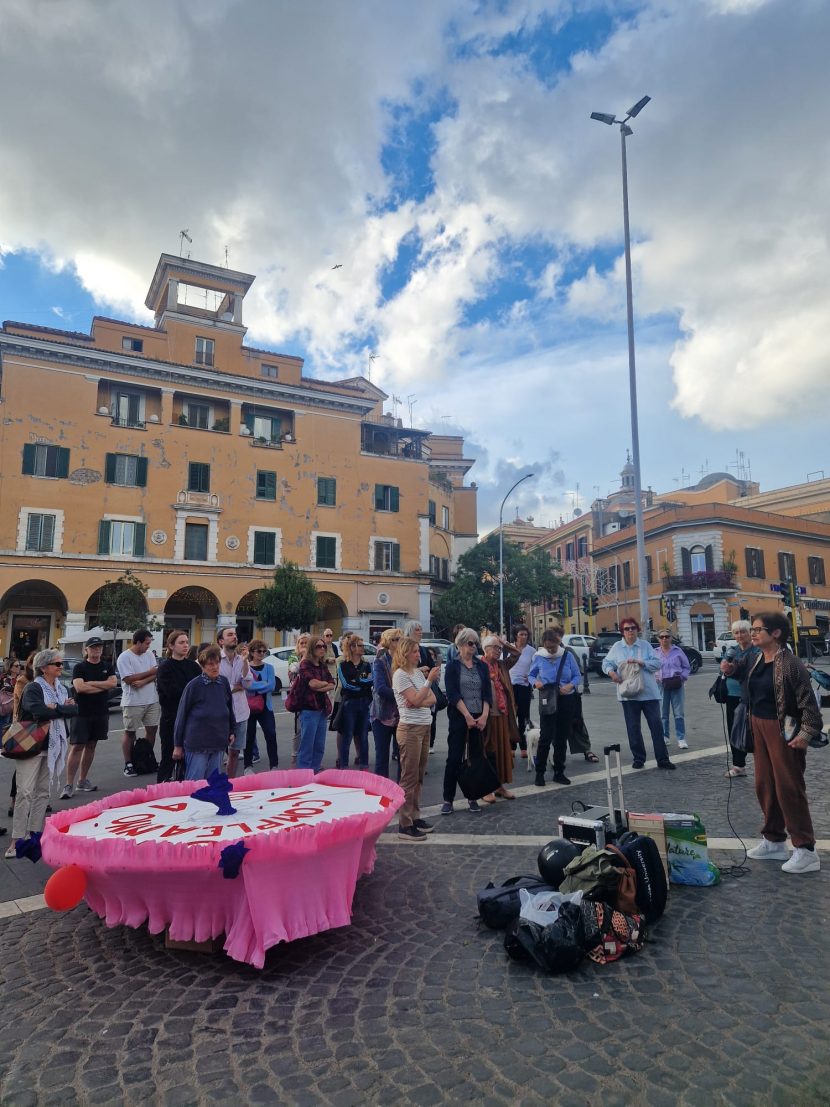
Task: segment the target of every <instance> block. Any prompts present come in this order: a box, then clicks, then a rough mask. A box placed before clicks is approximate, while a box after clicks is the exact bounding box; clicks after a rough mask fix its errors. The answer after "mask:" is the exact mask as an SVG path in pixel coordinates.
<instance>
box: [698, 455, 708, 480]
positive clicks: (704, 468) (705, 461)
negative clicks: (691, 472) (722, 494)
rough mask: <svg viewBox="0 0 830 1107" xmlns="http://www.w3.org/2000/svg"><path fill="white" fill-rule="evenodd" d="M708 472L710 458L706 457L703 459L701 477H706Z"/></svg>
mask: <svg viewBox="0 0 830 1107" xmlns="http://www.w3.org/2000/svg"><path fill="white" fill-rule="evenodd" d="M708 472H709V458H708V457H705V458H704V459H703V464H702V465H701V467H700V476H701V478H703V477H705V476H706V474H707V473H708Z"/></svg>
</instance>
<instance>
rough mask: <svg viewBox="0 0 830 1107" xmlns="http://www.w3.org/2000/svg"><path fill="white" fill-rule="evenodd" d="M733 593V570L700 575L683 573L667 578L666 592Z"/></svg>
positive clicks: (705, 572) (717, 570) (709, 571)
mask: <svg viewBox="0 0 830 1107" xmlns="http://www.w3.org/2000/svg"><path fill="white" fill-rule="evenodd" d="M718 590H720V591H722V592H733V591H734V590H735V573H734V572H733V571H732V570H731V569H713V570H706V571H704V572H700V573H683V574H681V575H680V576H679V577H671V576H667V577H666V578H665V588H664V591H666V592H712V591H718Z"/></svg>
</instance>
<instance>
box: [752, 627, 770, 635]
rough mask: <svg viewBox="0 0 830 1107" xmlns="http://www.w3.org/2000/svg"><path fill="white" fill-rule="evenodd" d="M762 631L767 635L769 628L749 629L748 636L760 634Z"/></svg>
mask: <svg viewBox="0 0 830 1107" xmlns="http://www.w3.org/2000/svg"><path fill="white" fill-rule="evenodd" d="M761 631H763V632H764V633H765V634H769V627H750V628H749V633H750V634H760V633H761Z"/></svg>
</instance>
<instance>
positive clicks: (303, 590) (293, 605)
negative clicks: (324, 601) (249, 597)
mask: <svg viewBox="0 0 830 1107" xmlns="http://www.w3.org/2000/svg"><path fill="white" fill-rule="evenodd" d="M316 618H317V589H316V588H315V587H314V582H313V581H312V580H311V579H310V578H309V577H308V576H306V574H305V573H304V572H303V571H302V569H301V568H300V567H299V565H295V564H294V562H293V561H286V562H285V564H284V565H278V566H277V568H276V569H275V570H274V583H273V584H270V585H269V586H268V587H267V588H263V589H262V590H261V591H260V592H259V594H258V596H257V600H256V619H257V622H258V623H259V625H260V626H263V627H274V628H276V630H290V629H291V628H292V627H302V628H303V629H306V628H307V627H310V626H311V624H312V623H313V622H314V620H315V619H316Z"/></svg>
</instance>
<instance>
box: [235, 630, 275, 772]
mask: <svg viewBox="0 0 830 1107" xmlns="http://www.w3.org/2000/svg"><path fill="white" fill-rule="evenodd" d="M267 656H268V647H267V646H266V645H265V643H264V642H263V641H262V640H261V639H260V638H254V640H253V641H252V642H249V643H248V664H249V665H250V667H251V672H252V674H253V677H254V682H253V684H252V685H251V686H250V688H247V689H246V690H245V694H246V696H247V697H248V707H249V708H250V709H251V714H250V715H249V716H248V733H247V735H246V739H245V752H244V754H243V755H242V759H243V763H244V770H243V775H244V776H250V775H251V774H252V773H253V772H254V747H255V745H256V728H257V723H258V724H259V726H260V727H261V728H262V733H263V735H264V737H265V748H266V749H267V750H268V768H269V769H276V768H278V767H279V755H278V754H277V724H276V722H275V721H274V701H273V700H272V699H271V696H272V695H273V693H274V691H275V690H276V687H277V674H276V672H275V670H274V667H273V665H269V664H268V663H267V662H266V660H265V658H266V657H267Z"/></svg>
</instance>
